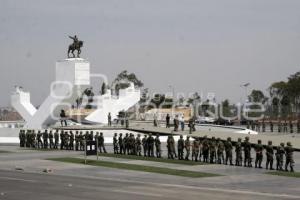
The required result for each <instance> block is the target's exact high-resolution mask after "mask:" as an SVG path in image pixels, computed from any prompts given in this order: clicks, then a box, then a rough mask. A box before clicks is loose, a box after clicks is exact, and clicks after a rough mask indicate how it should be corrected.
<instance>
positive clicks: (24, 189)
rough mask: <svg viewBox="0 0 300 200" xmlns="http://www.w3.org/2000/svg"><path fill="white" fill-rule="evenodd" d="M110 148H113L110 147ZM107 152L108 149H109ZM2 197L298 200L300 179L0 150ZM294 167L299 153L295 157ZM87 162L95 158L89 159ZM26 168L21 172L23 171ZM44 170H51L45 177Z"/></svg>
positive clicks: (62, 153)
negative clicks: (188, 173)
mask: <svg viewBox="0 0 300 200" xmlns="http://www.w3.org/2000/svg"><path fill="white" fill-rule="evenodd" d="M109 148H110V147H109ZM109 148H108V149H109ZM4 149H5V150H8V151H11V152H13V153H1V154H0V199H1V200H2V199H24V198H27V199H38V200H40V199H54V198H56V199H133V198H134V199H184V198H187V199H217V200H218V199H233V200H235V199H239V200H241V199H300V180H299V179H298V178H289V177H280V176H272V175H267V174H265V172H266V170H264V169H255V168H245V167H233V166H225V165H196V166H182V165H178V164H177V165H176V164H169V163H156V162H147V161H136V160H126V159H114V158H104V157H103V158H100V159H103V160H114V161H115V162H123V163H134V164H143V165H149V166H152V165H155V166H163V167H169V168H181V169H185V170H196V171H203V172H212V173H218V174H222V175H223V176H220V177H207V178H186V177H177V176H170V175H162V174H154V173H147V172H135V171H128V170H122V169H112V168H106V167H96V166H86V165H78V164H71V163H61V162H55V161H49V160H45V159H46V158H56V157H66V156H69V157H82V152H69V151H32V150H23V149H19V148H18V147H16V146H9V147H6V146H0V150H4ZM295 157H296V163H297V162H299V161H300V160H299V155H298V154H296V155H295ZM89 159H96V158H95V157H89ZM20 169H22V170H20ZM44 169H51V172H50V173H44V172H43V170H44Z"/></svg>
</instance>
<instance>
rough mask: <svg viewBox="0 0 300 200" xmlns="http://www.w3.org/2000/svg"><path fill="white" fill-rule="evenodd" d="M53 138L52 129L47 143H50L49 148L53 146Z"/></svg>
mask: <svg viewBox="0 0 300 200" xmlns="http://www.w3.org/2000/svg"><path fill="white" fill-rule="evenodd" d="M53 138H54V135H53V133H52V130H50V132H49V143H50V146H49V147H50V149H53V148H54V142H53Z"/></svg>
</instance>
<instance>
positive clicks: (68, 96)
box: [11, 58, 90, 129]
mask: <svg viewBox="0 0 300 200" xmlns="http://www.w3.org/2000/svg"><path fill="white" fill-rule="evenodd" d="M89 85H90V63H89V62H88V61H86V60H84V59H82V58H69V59H65V60H62V61H58V62H57V63H56V80H55V81H54V82H53V83H52V84H51V87H50V90H51V91H50V95H49V96H48V97H47V98H46V100H45V101H44V102H43V103H42V104H41V106H40V107H39V109H36V108H35V107H34V106H33V105H32V104H31V102H30V93H29V92H24V91H22V90H20V89H19V88H17V89H16V91H15V92H14V93H13V94H12V96H11V104H12V106H13V107H14V108H15V109H16V110H17V111H18V112H19V113H20V115H21V116H22V117H23V118H24V120H25V121H26V125H25V126H26V128H38V129H39V128H46V127H48V126H50V125H52V124H53V123H55V122H56V121H57V120H58V119H59V113H60V111H61V110H62V109H64V110H66V109H70V108H71V105H72V104H73V103H74V101H75V100H76V98H77V97H78V96H79V95H80V94H81V93H82V91H83V90H84V89H85V88H86V87H87V86H89Z"/></svg>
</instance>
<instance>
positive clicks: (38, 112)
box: [11, 35, 140, 129]
mask: <svg viewBox="0 0 300 200" xmlns="http://www.w3.org/2000/svg"><path fill="white" fill-rule="evenodd" d="M71 38H72V39H73V40H74V43H73V44H71V45H70V46H69V49H68V56H69V53H70V49H72V51H71V52H72V54H73V56H74V57H73V58H67V59H64V60H62V61H58V62H56V72H55V74H56V79H55V81H53V82H52V84H51V86H50V94H49V96H48V97H47V98H46V100H45V101H44V102H43V103H42V104H41V105H40V107H39V108H38V109H36V108H35V107H34V106H33V105H32V103H31V102H30V93H29V92H25V91H23V89H21V88H20V87H16V90H15V91H14V92H13V94H12V95H11V104H12V106H13V107H14V108H15V109H16V110H17V111H18V112H19V114H20V115H21V116H22V117H23V119H24V120H25V121H26V124H25V128H30V129H41V128H47V127H49V126H51V125H53V124H54V123H56V122H57V121H58V120H59V119H60V117H59V114H60V111H61V110H68V109H71V106H72V105H73V104H74V102H75V101H76V99H77V98H78V97H79V96H80V95H82V92H83V91H84V90H85V89H86V88H87V87H89V85H90V77H91V74H90V63H89V62H88V61H87V60H85V59H83V58H79V55H80V52H81V50H80V47H81V46H82V45H80V43H83V42H82V41H79V40H78V38H77V36H76V35H75V36H74V37H71ZM71 47H72V48H71ZM75 49H76V50H77V51H78V53H77V57H75V55H74V53H73V51H74V50H75ZM139 100H140V90H137V89H135V87H134V85H133V83H131V84H130V87H128V88H126V89H123V90H120V92H119V96H118V97H115V96H112V95H111V92H110V90H108V91H107V93H106V94H104V95H102V96H99V97H96V106H97V109H96V110H95V111H94V112H92V113H91V114H90V115H88V116H87V117H86V120H88V121H91V122H95V123H104V124H106V123H107V115H108V113H109V112H110V113H111V116H112V119H114V118H116V117H117V114H118V112H119V111H122V110H127V109H128V108H130V107H131V106H133V105H135V104H136V103H137V102H138V101H139Z"/></svg>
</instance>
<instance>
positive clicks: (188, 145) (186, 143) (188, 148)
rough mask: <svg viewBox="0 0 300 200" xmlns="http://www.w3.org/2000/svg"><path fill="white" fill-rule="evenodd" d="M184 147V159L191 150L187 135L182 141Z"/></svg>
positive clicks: (187, 158) (187, 157) (186, 158)
mask: <svg viewBox="0 0 300 200" xmlns="http://www.w3.org/2000/svg"><path fill="white" fill-rule="evenodd" d="M184 148H185V151H186V155H185V160H189V157H190V152H191V142H190V137H189V136H187V137H186V140H185V141H184Z"/></svg>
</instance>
